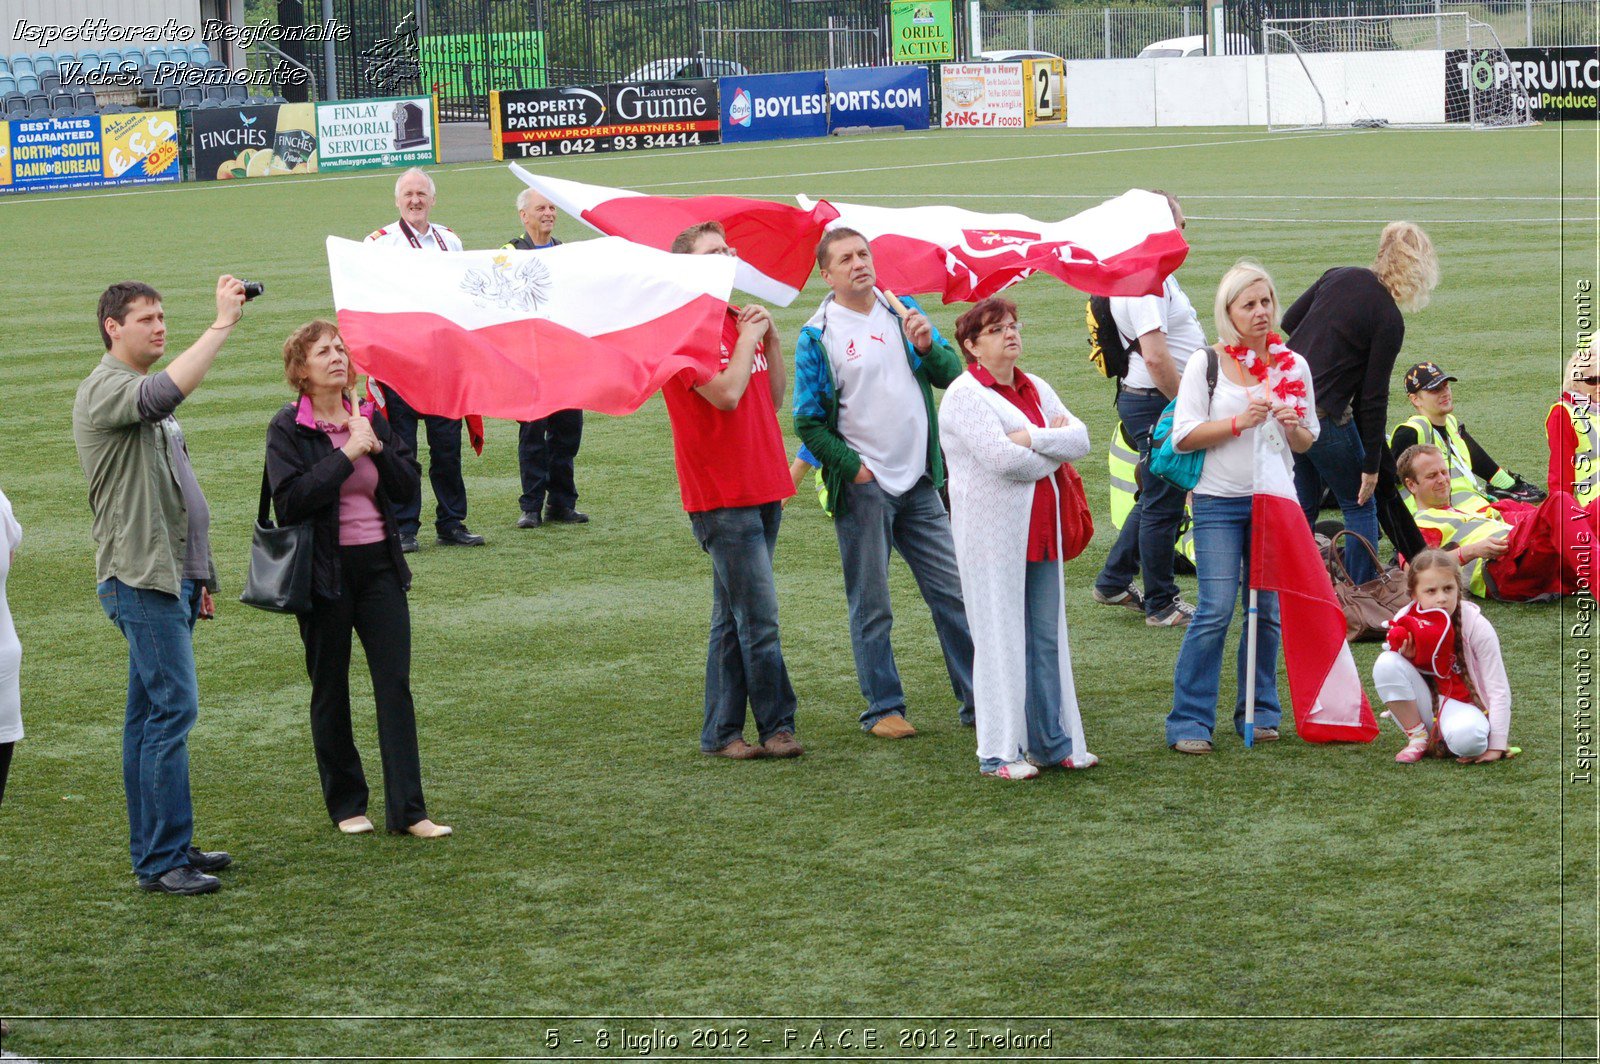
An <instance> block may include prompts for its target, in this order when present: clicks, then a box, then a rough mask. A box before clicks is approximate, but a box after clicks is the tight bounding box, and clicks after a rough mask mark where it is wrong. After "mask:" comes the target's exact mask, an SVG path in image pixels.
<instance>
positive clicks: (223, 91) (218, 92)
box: [205, 85, 228, 102]
mask: <svg viewBox="0 0 1600 1064" xmlns="http://www.w3.org/2000/svg"><path fill="white" fill-rule="evenodd" d="M205 94H206V99H207V100H217V101H218V102H221V101H222V100H226V99H227V98H228V86H226V85H207V86H205Z"/></svg>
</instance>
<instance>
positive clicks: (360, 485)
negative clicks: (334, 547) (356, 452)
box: [295, 396, 389, 547]
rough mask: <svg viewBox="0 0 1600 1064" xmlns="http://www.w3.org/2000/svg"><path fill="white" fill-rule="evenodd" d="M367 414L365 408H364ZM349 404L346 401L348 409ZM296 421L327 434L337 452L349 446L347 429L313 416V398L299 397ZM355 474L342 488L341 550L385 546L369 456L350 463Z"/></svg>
mask: <svg viewBox="0 0 1600 1064" xmlns="http://www.w3.org/2000/svg"><path fill="white" fill-rule="evenodd" d="M362 406H363V411H362V413H363V414H366V413H367V411H366V409H365V406H366V404H362ZM349 407H350V403H349V401H348V400H346V401H345V409H349ZM295 420H296V421H298V422H299V423H300V424H302V425H312V426H314V427H316V428H319V429H321V430H322V431H323V432H325V433H327V434H328V441H329V442H330V443H332V444H333V446H334V447H335V449H338V448H342V447H343V446H344V445H345V444H346V443H349V442H350V427H349V426H348V425H331V424H329V423H328V422H326V421H320V420H318V419H317V418H316V417H315V416H314V415H313V414H312V412H311V397H310V396H301V397H300V409H299V410H298V411H297V412H296V416H295ZM351 465H352V466H353V467H354V470H353V471H352V472H351V474H350V475H349V476H348V477H346V478H345V480H344V483H343V484H341V485H339V546H341V547H359V546H363V545H365V544H368V543H382V542H383V541H384V540H385V539H387V538H388V537H389V530H388V529H386V528H385V527H384V525H383V514H382V513H380V512H379V511H378V467H377V466H376V465H373V463H372V458H371V456H370V455H365V454H364V455H362V456H361V457H360V458H357V459H356V460H355V461H354V462H352V463H351Z"/></svg>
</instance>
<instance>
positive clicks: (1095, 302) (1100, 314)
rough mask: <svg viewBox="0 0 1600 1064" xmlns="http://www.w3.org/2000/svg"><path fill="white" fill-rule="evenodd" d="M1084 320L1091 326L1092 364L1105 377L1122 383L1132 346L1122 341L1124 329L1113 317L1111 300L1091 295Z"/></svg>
mask: <svg viewBox="0 0 1600 1064" xmlns="http://www.w3.org/2000/svg"><path fill="white" fill-rule="evenodd" d="M1083 318H1084V322H1085V324H1087V325H1088V326H1089V361H1090V362H1093V363H1094V364H1095V368H1096V369H1098V370H1099V371H1100V372H1101V373H1102V374H1103V375H1105V376H1107V377H1111V378H1113V379H1116V380H1120V379H1122V378H1123V377H1126V376H1127V375H1128V352H1130V351H1132V350H1133V345H1132V344H1129V343H1125V342H1124V341H1123V339H1122V330H1121V329H1119V328H1117V321H1116V319H1115V318H1113V317H1112V316H1111V300H1110V299H1108V298H1106V297H1105V296H1090V297H1089V302H1088V303H1087V304H1086V305H1085V306H1084V311H1083Z"/></svg>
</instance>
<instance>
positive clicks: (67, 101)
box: [50, 92, 78, 115]
mask: <svg viewBox="0 0 1600 1064" xmlns="http://www.w3.org/2000/svg"><path fill="white" fill-rule="evenodd" d="M77 110H78V101H77V98H76V97H74V96H73V95H72V93H70V92H58V93H56V94H55V95H54V96H52V97H50V113H51V114H53V115H70V114H76V113H77Z"/></svg>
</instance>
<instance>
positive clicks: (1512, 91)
mask: <svg viewBox="0 0 1600 1064" xmlns="http://www.w3.org/2000/svg"><path fill="white" fill-rule="evenodd" d="M1261 36H1262V53H1263V55H1264V57H1265V62H1266V78H1265V81H1266V94H1265V95H1266V105H1267V106H1266V111H1267V128H1268V129H1272V130H1289V129H1322V128H1335V127H1347V126H1352V125H1356V126H1361V125H1372V126H1386V125H1392V126H1405V127H1408V128H1414V129H1415V128H1438V129H1488V128H1499V127H1505V126H1523V125H1530V124H1532V122H1533V118H1532V115H1531V113H1530V110H1529V107H1528V100H1527V96H1526V94H1525V93H1524V91H1523V89H1522V87H1521V85H1520V84H1519V83H1518V81H1517V79H1516V77H1515V75H1514V73H1513V71H1512V68H1511V64H1510V61H1509V60H1508V58H1507V56H1506V50H1505V48H1503V47H1502V46H1501V44H1500V38H1499V36H1498V35H1497V34H1496V33H1495V31H1494V27H1493V26H1490V25H1488V24H1487V23H1484V22H1481V21H1479V20H1477V19H1475V18H1473V17H1472V16H1471V15H1469V14H1467V13H1466V12H1462V11H1440V12H1437V13H1435V14H1431V15H1361V16H1340V17H1331V18H1275V19H1263V20H1262V22H1261Z"/></svg>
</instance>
